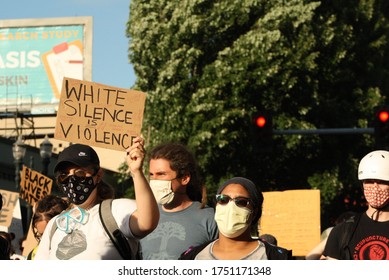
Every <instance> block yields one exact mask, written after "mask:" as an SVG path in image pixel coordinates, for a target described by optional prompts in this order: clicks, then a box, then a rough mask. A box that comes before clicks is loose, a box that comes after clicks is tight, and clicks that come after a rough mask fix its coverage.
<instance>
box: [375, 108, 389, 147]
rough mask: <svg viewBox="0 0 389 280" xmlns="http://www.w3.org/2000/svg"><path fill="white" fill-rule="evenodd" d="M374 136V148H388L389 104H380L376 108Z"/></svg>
mask: <svg viewBox="0 0 389 280" xmlns="http://www.w3.org/2000/svg"><path fill="white" fill-rule="evenodd" d="M374 136H375V147H376V149H385V150H386V149H388V148H389V106H382V107H380V108H378V109H377V110H376V112H375V118H374Z"/></svg>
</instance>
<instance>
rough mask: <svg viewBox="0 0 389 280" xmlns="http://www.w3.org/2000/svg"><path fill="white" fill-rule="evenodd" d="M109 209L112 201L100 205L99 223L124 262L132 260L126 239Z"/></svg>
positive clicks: (104, 201) (105, 201)
mask: <svg viewBox="0 0 389 280" xmlns="http://www.w3.org/2000/svg"><path fill="white" fill-rule="evenodd" d="M111 207H112V199H106V200H103V201H102V202H101V203H100V207H99V215H100V220H101V223H102V225H103V227H104V229H105V231H106V232H107V234H108V236H109V238H110V239H111V241H112V243H113V245H115V248H116V249H117V250H118V252H119V254H120V256H121V257H122V258H123V259H124V260H131V259H134V257H132V250H131V247H130V245H129V244H128V241H127V238H126V237H125V236H124V234H123V233H122V232H121V231H120V229H119V227H118V225H117V223H116V221H115V218H114V217H113V215H112V210H111Z"/></svg>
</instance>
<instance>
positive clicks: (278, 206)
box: [259, 190, 320, 256]
mask: <svg viewBox="0 0 389 280" xmlns="http://www.w3.org/2000/svg"><path fill="white" fill-rule="evenodd" d="M263 196H264V199H265V200H264V203H263V213H262V218H261V220H260V225H259V230H260V234H265V233H268V234H272V235H274V236H275V237H276V238H277V240H278V245H279V246H281V247H284V248H287V249H291V250H293V255H294V256H305V255H306V254H307V253H308V252H309V251H311V249H312V248H313V247H315V246H316V245H317V244H318V243H319V242H320V191H319V190H288V191H281V192H279V191H274V192H264V193H263Z"/></svg>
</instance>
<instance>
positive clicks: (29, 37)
mask: <svg viewBox="0 0 389 280" xmlns="http://www.w3.org/2000/svg"><path fill="white" fill-rule="evenodd" d="M3 26H4V25H3ZM85 34H86V32H85V24H77V23H76V24H73V25H72V24H66V25H63V24H62V25H61V24H58V25H48V26H44V25H42V26H17V27H3V28H0V108H1V109H6V110H7V111H15V110H19V111H31V112H34V109H35V111H43V112H44V113H47V112H54V111H55V110H56V108H57V106H58V103H59V99H60V93H61V86H62V80H63V78H64V77H69V78H75V79H80V80H82V79H85V78H86V75H85V69H88V68H87V67H85V66H86V65H85V63H88V62H86V61H87V59H86V50H85V48H86V40H85V36H86V35H85ZM87 48H89V46H87ZM90 53H91V50H89V51H88V55H90ZM87 76H88V77H90V73H88V75H87ZM2 111H4V110H2Z"/></svg>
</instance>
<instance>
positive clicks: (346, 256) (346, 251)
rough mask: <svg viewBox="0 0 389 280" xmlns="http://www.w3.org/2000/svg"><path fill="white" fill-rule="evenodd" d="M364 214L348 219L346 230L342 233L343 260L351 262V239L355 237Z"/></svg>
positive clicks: (345, 224)
mask: <svg viewBox="0 0 389 280" xmlns="http://www.w3.org/2000/svg"><path fill="white" fill-rule="evenodd" d="M361 216H362V213H358V214H356V215H354V216H352V217H350V218H349V219H347V220H346V221H345V222H344V229H343V233H342V237H341V240H340V242H341V243H340V244H341V249H342V252H341V254H342V259H343V260H351V259H352V258H351V251H350V247H349V244H350V241H351V238H352V237H353V235H354V233H355V230H356V228H357V226H358V223H359V220H360V219H361Z"/></svg>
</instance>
